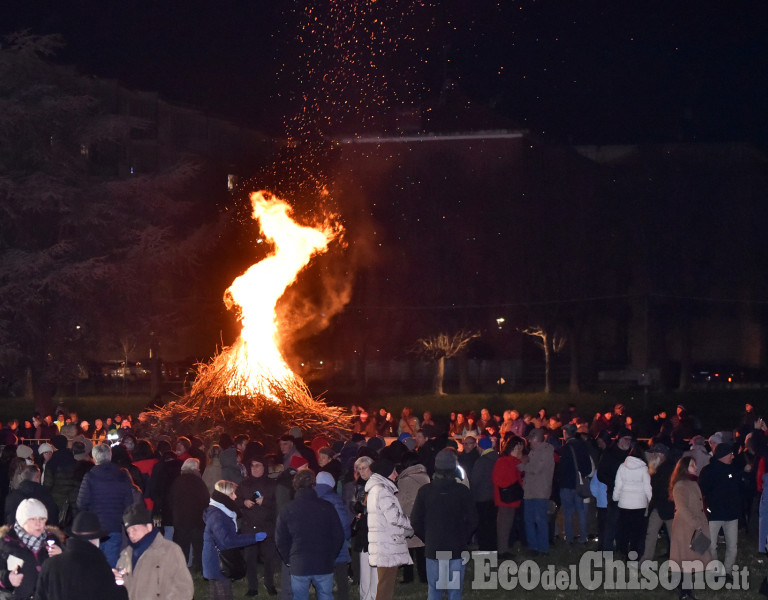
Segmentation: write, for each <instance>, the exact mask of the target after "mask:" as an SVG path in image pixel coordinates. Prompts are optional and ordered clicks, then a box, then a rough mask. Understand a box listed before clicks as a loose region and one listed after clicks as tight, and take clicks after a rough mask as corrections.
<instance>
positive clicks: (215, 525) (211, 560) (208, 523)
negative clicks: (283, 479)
mask: <svg viewBox="0 0 768 600" xmlns="http://www.w3.org/2000/svg"><path fill="white" fill-rule="evenodd" d="M236 499H237V484H236V483H234V482H233V481H227V480H226V479H221V480H219V481H217V482H216V485H215V486H214V491H213V493H212V494H211V500H210V503H209V506H208V508H206V509H205V512H203V521H204V522H205V531H204V532H203V577H204V578H205V579H207V580H208V596H209V597H210V598H231V597H232V581H231V580H230V579H229V578H228V577H226V576H225V575H224V573H222V572H221V566H220V565H219V552H220V551H221V550H229V549H230V548H242V547H244V546H250V545H251V544H256V543H258V542H263V541H264V540H265V539H266V538H267V534H266V532H263V531H260V532H258V533H252V532H248V533H237V517H238V508H237V504H236V502H235V501H236Z"/></svg>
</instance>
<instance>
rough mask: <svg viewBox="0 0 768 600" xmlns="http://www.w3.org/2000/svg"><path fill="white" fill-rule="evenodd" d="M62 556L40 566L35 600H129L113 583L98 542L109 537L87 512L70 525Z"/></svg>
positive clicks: (93, 516)
mask: <svg viewBox="0 0 768 600" xmlns="http://www.w3.org/2000/svg"><path fill="white" fill-rule="evenodd" d="M68 533H69V538H68V539H67V545H66V548H65V549H64V552H63V553H61V554H59V555H58V556H51V557H50V558H49V559H48V560H47V561H45V562H44V563H43V568H42V570H41V572H40V577H39V578H38V580H37V592H36V593H35V599H36V600H64V599H67V598H99V599H100V600H128V592H126V590H125V588H124V587H123V586H121V585H118V584H117V582H116V581H115V577H114V575H113V574H112V569H110V568H109V563H108V562H107V559H106V557H105V556H104V554H103V553H102V552H101V550H99V541H100V540H101V539H103V538H106V537H108V536H109V533H108V532H106V531H104V530H103V529H102V527H101V524H100V523H99V518H98V517H97V516H96V515H95V514H94V513H92V512H88V511H87V510H84V511H81V512H79V513H78V514H77V516H76V517H75V520H74V521H73V522H72V527H71V528H70V530H69V532H68Z"/></svg>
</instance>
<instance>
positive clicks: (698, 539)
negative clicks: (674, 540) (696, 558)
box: [691, 529, 712, 554]
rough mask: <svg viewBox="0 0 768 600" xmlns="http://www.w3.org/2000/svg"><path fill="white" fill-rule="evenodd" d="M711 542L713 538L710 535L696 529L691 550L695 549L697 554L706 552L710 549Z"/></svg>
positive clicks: (692, 537)
mask: <svg viewBox="0 0 768 600" xmlns="http://www.w3.org/2000/svg"><path fill="white" fill-rule="evenodd" d="M711 543H712V540H710V539H709V536H708V535H707V534H706V533H704V532H703V531H702V530H701V529H697V530H696V531H694V532H693V535H692V536H691V550H693V551H694V552H695V553H696V554H704V553H705V552H706V551H707V550H709V546H710V545H711Z"/></svg>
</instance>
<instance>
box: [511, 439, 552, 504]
mask: <svg viewBox="0 0 768 600" xmlns="http://www.w3.org/2000/svg"><path fill="white" fill-rule="evenodd" d="M517 468H518V469H520V471H522V472H523V475H524V476H525V485H524V486H523V487H524V490H525V491H524V495H523V498H524V499H526V500H536V499H538V500H549V497H550V496H551V495H552V477H553V476H554V474H555V449H554V448H553V447H552V445H551V444H549V443H548V442H542V443H541V444H539V445H538V446H536V447H535V448H533V449H532V450H531V452H530V453H529V454H528V461H527V462H524V463H521V464H519V465H518V466H517Z"/></svg>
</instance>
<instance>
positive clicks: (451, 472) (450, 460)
mask: <svg viewBox="0 0 768 600" xmlns="http://www.w3.org/2000/svg"><path fill="white" fill-rule="evenodd" d="M456 465H457V461H456V454H455V453H454V452H452V451H451V450H449V449H447V448H446V449H443V450H441V451H440V452H438V453H437V456H436V457H435V477H434V480H433V481H432V483H428V484H427V485H425V486H422V487H421V488H419V491H418V493H417V494H416V502H415V503H414V505H413V510H412V511H411V525H412V526H413V531H414V533H415V534H416V535H417V536H419V537H420V538H421V539H422V540H424V545H425V550H424V551H425V554H426V558H427V582H428V584H429V597H433V596H436V597H439V596H440V595H441V594H442V590H438V589H437V587H436V586H437V580H438V576H439V568H438V564H439V563H438V557H437V553H438V552H446V553H448V552H450V555H451V557H450V562H449V578H450V579H453V577H454V576H453V573H455V572H458V573H459V578H460V579H459V580H460V581H463V579H464V570H465V565H464V563H463V561H462V558H461V553H462V552H463V551H465V550H466V549H467V547H468V544H469V542H470V539H471V538H472V534H473V533H474V531H475V529H477V523H478V519H477V510H476V509H475V503H474V502H473V500H472V495H471V493H470V491H469V489H468V488H467V487H466V486H465V485H462V484H460V483H458V482H457V481H456V477H455V475H456ZM441 558H442V557H441ZM450 597H453V596H450Z"/></svg>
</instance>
